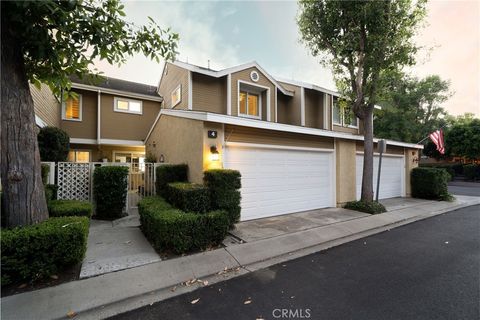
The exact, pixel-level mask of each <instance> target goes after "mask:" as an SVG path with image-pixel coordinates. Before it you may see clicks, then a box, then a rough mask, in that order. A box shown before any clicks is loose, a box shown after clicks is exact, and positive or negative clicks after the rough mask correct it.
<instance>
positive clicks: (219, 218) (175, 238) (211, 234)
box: [138, 196, 230, 254]
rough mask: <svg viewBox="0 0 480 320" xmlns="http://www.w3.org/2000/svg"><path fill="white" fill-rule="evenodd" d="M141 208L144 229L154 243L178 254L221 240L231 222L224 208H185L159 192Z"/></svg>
mask: <svg viewBox="0 0 480 320" xmlns="http://www.w3.org/2000/svg"><path fill="white" fill-rule="evenodd" d="M138 212H139V214H140V222H141V228H142V231H143V233H144V234H145V237H146V238H147V239H148V240H149V241H150V243H151V244H152V246H153V247H154V248H155V249H156V250H158V251H172V252H174V253H177V254H181V253H185V252H189V251H192V250H198V249H206V248H208V247H209V246H212V245H218V244H220V243H221V242H222V240H223V239H224V238H225V236H226V235H227V232H228V228H229V223H230V220H229V218H228V216H227V213H226V212H225V211H221V210H217V211H212V212H207V213H204V214H197V213H191V212H184V211H182V210H179V209H175V208H173V207H172V206H171V205H170V204H169V203H167V202H166V201H165V200H164V199H163V198H161V197H159V196H155V197H145V198H143V199H142V200H141V201H140V202H139V203H138Z"/></svg>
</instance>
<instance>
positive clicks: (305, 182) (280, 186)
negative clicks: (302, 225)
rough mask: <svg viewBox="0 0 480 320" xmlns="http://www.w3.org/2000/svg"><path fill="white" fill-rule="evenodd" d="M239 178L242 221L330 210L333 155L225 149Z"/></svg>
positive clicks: (228, 165)
mask: <svg viewBox="0 0 480 320" xmlns="http://www.w3.org/2000/svg"><path fill="white" fill-rule="evenodd" d="M224 166H225V167H226V168H230V169H236V170H239V171H240V173H241V174H242V189H241V193H242V202H241V206H242V213H241V217H242V220H248V219H256V218H261V217H267V216H273V215H278V214H285V213H291V212H298V211H304V210H311V209H316V208H322V207H328V206H334V205H335V204H334V203H333V202H334V196H333V192H334V190H333V189H334V188H333V181H332V179H333V153H332V152H313V151H305V150H286V149H271V148H257V147H238V146H227V148H226V149H225V156H224Z"/></svg>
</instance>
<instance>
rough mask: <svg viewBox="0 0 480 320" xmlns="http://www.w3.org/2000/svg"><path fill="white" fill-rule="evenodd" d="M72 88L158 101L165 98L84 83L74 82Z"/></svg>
mask: <svg viewBox="0 0 480 320" xmlns="http://www.w3.org/2000/svg"><path fill="white" fill-rule="evenodd" d="M72 88H73V89H80V90H87V91H95V92H98V91H100V92H101V93H107V94H112V95H119V96H125V97H130V98H137V99H143V100H150V101H158V102H162V101H163V98H162V97H160V96H158V97H153V96H149V95H146V94H139V93H133V92H128V91H122V90H114V89H107V88H102V87H96V86H92V85H88V84H83V83H72Z"/></svg>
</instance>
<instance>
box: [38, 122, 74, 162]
mask: <svg viewBox="0 0 480 320" xmlns="http://www.w3.org/2000/svg"><path fill="white" fill-rule="evenodd" d="M37 139H38V148H39V149H40V159H42V161H54V162H59V161H66V160H67V156H68V151H69V150H70V137H69V136H68V134H67V133H66V132H65V131H63V130H62V129H59V128H57V127H43V128H41V129H40V132H39V133H38V136H37Z"/></svg>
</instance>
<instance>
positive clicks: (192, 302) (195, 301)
mask: <svg viewBox="0 0 480 320" xmlns="http://www.w3.org/2000/svg"><path fill="white" fill-rule="evenodd" d="M198 301H200V298H198V299H195V300H192V301H191V302H190V303H191V304H195V303H197V302H198Z"/></svg>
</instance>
